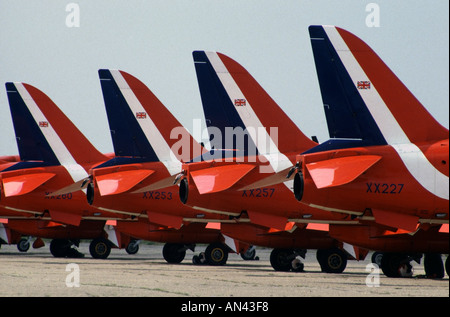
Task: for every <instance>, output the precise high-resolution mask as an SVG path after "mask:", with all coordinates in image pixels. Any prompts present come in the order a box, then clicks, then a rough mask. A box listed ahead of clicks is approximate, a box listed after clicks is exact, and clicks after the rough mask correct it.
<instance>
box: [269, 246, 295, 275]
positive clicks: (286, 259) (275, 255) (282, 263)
mask: <svg viewBox="0 0 450 317" xmlns="http://www.w3.org/2000/svg"><path fill="white" fill-rule="evenodd" d="M294 258H295V256H294V253H293V251H292V250H289V249H273V250H272V252H271V253H270V264H271V265H272V267H273V269H274V270H275V271H280V272H289V271H290V270H291V268H292V260H293V259H294Z"/></svg>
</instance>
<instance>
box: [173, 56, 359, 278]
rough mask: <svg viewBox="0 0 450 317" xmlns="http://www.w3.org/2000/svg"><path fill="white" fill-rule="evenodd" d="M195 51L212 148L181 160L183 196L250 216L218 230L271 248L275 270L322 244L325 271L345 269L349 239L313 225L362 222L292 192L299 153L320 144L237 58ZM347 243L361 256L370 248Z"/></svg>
mask: <svg viewBox="0 0 450 317" xmlns="http://www.w3.org/2000/svg"><path fill="white" fill-rule="evenodd" d="M193 55H194V62H195V67H196V72H197V78H198V82H199V88H200V93H201V98H202V103H203V109H204V113H205V119H206V123H207V126H208V131H209V133H210V143H211V147H212V148H213V150H212V151H211V152H210V153H207V154H204V155H202V157H201V158H199V159H194V160H193V161H192V162H189V163H186V164H183V172H182V173H181V175H182V178H181V182H180V199H181V200H182V202H183V203H185V204H187V205H189V206H191V207H193V208H196V209H199V210H205V211H206V212H209V213H217V214H222V213H227V214H231V215H232V216H233V217H234V218H235V219H236V222H244V221H245V222H250V224H248V223H247V224H246V225H245V226H243V225H241V226H235V225H232V224H222V225H221V230H222V232H226V234H227V235H228V236H231V237H233V238H235V239H238V240H241V241H246V242H249V243H252V244H255V245H260V246H267V247H274V248H275V249H274V250H273V252H272V256H271V261H272V266H273V267H274V268H275V269H280V270H289V268H290V262H291V260H293V259H294V258H295V256H296V255H297V254H302V253H304V250H302V249H319V250H318V252H317V254H318V260H319V263H320V264H321V266H322V269H323V270H324V271H327V272H342V271H343V269H344V268H345V264H346V260H347V254H346V253H344V252H343V251H342V248H344V245H343V244H342V243H340V242H339V241H337V240H336V239H331V238H330V236H329V235H328V232H326V231H317V230H310V228H317V227H319V226H321V227H322V228H323V227H327V226H328V224H330V223H335V224H348V225H356V224H357V222H356V221H353V220H352V219H351V216H349V215H340V214H330V213H329V212H327V211H323V210H320V209H315V208H312V207H309V206H305V205H302V204H299V203H298V202H297V201H296V200H295V198H293V195H292V181H289V180H286V173H287V172H288V171H289V170H290V169H291V167H292V166H293V163H294V162H295V158H296V152H297V151H305V150H307V149H310V148H312V147H314V146H315V145H317V143H315V142H313V141H311V140H310V139H309V138H307V137H306V136H305V135H304V134H303V133H302V132H301V131H300V130H299V129H298V127H297V126H296V125H295V124H294V123H293V122H292V121H291V120H290V119H289V117H288V116H287V115H286V114H285V113H284V112H283V111H282V110H281V109H280V107H279V106H278V105H277V104H276V103H275V102H274V101H273V100H272V99H271V98H270V96H269V95H268V94H267V93H266V92H265V91H264V90H263V89H262V87H261V86H260V85H259V84H258V83H257V82H256V80H255V79H254V78H253V77H252V76H251V75H250V74H249V73H248V72H247V71H246V70H245V69H244V68H243V67H242V66H241V65H239V64H238V63H236V62H235V61H234V60H232V59H231V58H229V57H227V56H225V55H223V54H220V53H216V52H204V51H196V52H194V53H193ZM224 148H226V149H233V150H222V149H224ZM280 180H282V181H285V182H284V183H281V184H280ZM275 232H276V234H275ZM250 241H251V242H250ZM348 247H349V246H348V245H345V248H346V250H349V251H350V253H352V255H353V256H354V257H356V258H357V259H360V258H363V257H364V256H365V254H366V253H365V252H361V254H358V253H359V252H356V253H355V252H354V249H353V248H352V247H350V248H348ZM299 249H300V250H301V251H300V252H298V250H299ZM358 251H359V250H358Z"/></svg>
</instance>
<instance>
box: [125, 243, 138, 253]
mask: <svg viewBox="0 0 450 317" xmlns="http://www.w3.org/2000/svg"><path fill="white" fill-rule="evenodd" d="M125 251H127V253H128V254H136V253H138V251H139V241H138V240H133V241H131V242H130V243H128V245H127V247H126V249H125Z"/></svg>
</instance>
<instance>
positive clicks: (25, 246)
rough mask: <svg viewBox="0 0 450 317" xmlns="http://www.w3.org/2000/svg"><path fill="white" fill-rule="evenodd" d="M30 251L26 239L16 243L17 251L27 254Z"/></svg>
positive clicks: (28, 242)
mask: <svg viewBox="0 0 450 317" xmlns="http://www.w3.org/2000/svg"><path fill="white" fill-rule="evenodd" d="M29 249H30V241H28V239H25V238H22V239H20V241H19V242H18V243H17V250H19V251H20V252H27V251H28V250H29Z"/></svg>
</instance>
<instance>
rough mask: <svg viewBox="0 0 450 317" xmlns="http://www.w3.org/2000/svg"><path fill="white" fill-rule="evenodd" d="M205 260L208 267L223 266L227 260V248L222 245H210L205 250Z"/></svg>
mask: <svg viewBox="0 0 450 317" xmlns="http://www.w3.org/2000/svg"><path fill="white" fill-rule="evenodd" d="M205 258H206V263H208V264H209V265H213V266H219V265H225V263H227V260H228V248H227V247H226V246H225V245H223V244H222V243H211V244H210V245H208V247H207V248H206V250H205Z"/></svg>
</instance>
